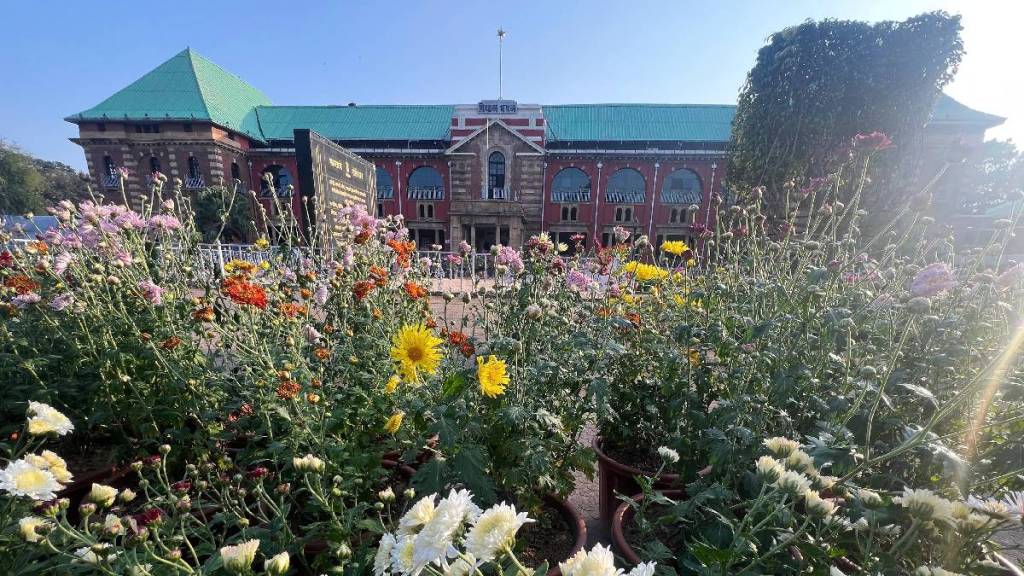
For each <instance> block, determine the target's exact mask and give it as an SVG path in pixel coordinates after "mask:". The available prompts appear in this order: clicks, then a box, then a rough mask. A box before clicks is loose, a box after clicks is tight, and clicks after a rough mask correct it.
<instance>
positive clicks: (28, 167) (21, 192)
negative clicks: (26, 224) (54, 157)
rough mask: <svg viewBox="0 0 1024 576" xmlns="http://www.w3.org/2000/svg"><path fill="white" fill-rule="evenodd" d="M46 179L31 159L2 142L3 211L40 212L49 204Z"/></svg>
mask: <svg viewBox="0 0 1024 576" xmlns="http://www.w3.org/2000/svg"><path fill="white" fill-rule="evenodd" d="M44 190H46V181H45V180H44V179H43V177H42V175H41V174H39V171H38V170H36V169H35V167H34V166H32V162H31V160H30V159H29V158H28V157H27V156H25V155H24V154H21V153H20V152H18V151H17V150H15V149H13V148H10V147H8V146H6V145H0V214H25V213H27V212H40V211H42V210H43V208H45V206H46V202H45V200H44V199H43V191H44Z"/></svg>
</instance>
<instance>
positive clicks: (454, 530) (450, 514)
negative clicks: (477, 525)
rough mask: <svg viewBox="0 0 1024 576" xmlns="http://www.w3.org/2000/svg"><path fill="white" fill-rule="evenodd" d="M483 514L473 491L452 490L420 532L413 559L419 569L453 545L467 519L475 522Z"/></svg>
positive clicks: (443, 553) (440, 556)
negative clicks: (475, 501) (476, 502)
mask: <svg viewBox="0 0 1024 576" xmlns="http://www.w3.org/2000/svg"><path fill="white" fill-rule="evenodd" d="M479 515H480V508H478V507H477V505H476V504H473V495H472V494H471V493H470V492H469V490H455V489H452V491H451V492H449V493H448V496H447V497H445V498H444V499H443V500H441V501H440V502H438V504H437V509H436V510H434V518H433V519H431V520H430V522H428V523H427V525H426V526H424V527H423V529H422V530H420V532H419V534H417V535H416V551H415V552H414V554H413V561H414V566H415V569H416V570H419V569H421V568H423V567H424V566H426V565H427V564H428V563H430V562H433V561H435V560H438V559H440V558H442V557H443V556H444V555H445V554H446V553H447V552H448V547H449V546H451V544H452V540H453V539H454V538H455V535H456V534H458V533H459V531H460V530H462V528H463V526H464V525H465V523H466V522H472V521H473V520H475V519H476V517H477V516H479Z"/></svg>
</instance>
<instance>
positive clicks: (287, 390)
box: [277, 380, 302, 400]
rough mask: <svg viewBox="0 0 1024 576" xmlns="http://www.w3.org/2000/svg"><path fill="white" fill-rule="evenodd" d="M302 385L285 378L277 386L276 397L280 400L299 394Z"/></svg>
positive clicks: (289, 398)
mask: <svg viewBox="0 0 1024 576" xmlns="http://www.w3.org/2000/svg"><path fill="white" fill-rule="evenodd" d="M300 391H302V386H301V385H300V384H299V383H298V382H296V381H294V380H285V381H284V382H281V384H279V385H278V387H277V397H278V398H280V399H281V400H291V399H292V398H295V397H296V396H298V395H299V392H300Z"/></svg>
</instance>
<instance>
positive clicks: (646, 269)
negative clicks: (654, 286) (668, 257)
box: [622, 260, 668, 282]
mask: <svg viewBox="0 0 1024 576" xmlns="http://www.w3.org/2000/svg"><path fill="white" fill-rule="evenodd" d="M622 270H623V271H624V272H625V273H626V274H631V275H632V276H633V277H634V278H636V279H637V280H638V281H640V282H651V281H659V280H664V279H665V278H667V277H668V270H665V269H664V268H662V267H660V266H652V265H651V264H644V263H643V262H637V261H636V260H631V261H629V262H626V264H625V265H623V266H622Z"/></svg>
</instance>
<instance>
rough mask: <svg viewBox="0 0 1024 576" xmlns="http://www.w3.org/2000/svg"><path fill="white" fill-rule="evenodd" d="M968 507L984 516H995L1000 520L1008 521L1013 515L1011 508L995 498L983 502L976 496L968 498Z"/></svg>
mask: <svg viewBox="0 0 1024 576" xmlns="http://www.w3.org/2000/svg"><path fill="white" fill-rule="evenodd" d="M967 505H968V506H969V507H971V509H973V510H977V511H978V512H981V513H983V514H988V515H989V516H995V517H996V518H1000V519H1006V518H1009V517H1010V516H1011V515H1012V511H1011V510H1010V507H1009V506H1007V505H1006V503H1005V502H1002V501H1000V500H996V499H993V498H987V499H985V500H982V499H980V498H977V497H975V496H969V497H968V498H967Z"/></svg>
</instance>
